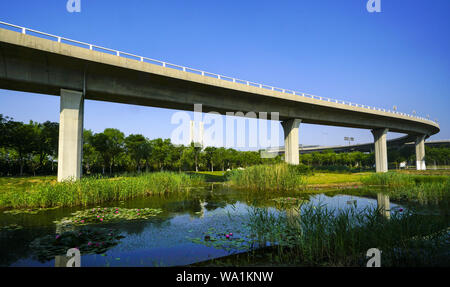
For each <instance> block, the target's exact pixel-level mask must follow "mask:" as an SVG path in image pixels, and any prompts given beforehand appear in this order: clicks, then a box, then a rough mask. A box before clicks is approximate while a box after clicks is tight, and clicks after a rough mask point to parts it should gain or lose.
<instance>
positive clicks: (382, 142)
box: [372, 129, 388, 172]
mask: <svg viewBox="0 0 450 287" xmlns="http://www.w3.org/2000/svg"><path fill="white" fill-rule="evenodd" d="M387 132H388V129H376V130H372V134H373V138H374V140H375V166H376V168H375V169H376V171H377V172H387V171H388V157H387V145H386V134H387Z"/></svg>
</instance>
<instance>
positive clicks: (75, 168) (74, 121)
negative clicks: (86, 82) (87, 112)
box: [58, 89, 84, 181]
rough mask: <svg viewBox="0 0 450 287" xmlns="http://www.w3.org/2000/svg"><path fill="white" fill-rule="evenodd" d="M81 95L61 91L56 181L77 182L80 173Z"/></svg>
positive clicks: (82, 106) (82, 112)
mask: <svg viewBox="0 0 450 287" xmlns="http://www.w3.org/2000/svg"><path fill="white" fill-rule="evenodd" d="M83 116H84V98H83V93H82V92H78V91H71V90H64V89H61V97H60V113H59V146H58V181H64V180H78V179H80V178H81V173H82V165H81V161H82V153H83Z"/></svg>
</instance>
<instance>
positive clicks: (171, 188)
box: [0, 172, 203, 209]
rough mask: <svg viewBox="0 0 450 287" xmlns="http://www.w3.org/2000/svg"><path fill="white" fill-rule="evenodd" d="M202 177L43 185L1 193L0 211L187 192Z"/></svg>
mask: <svg viewBox="0 0 450 287" xmlns="http://www.w3.org/2000/svg"><path fill="white" fill-rule="evenodd" d="M201 183H203V178H202V177H199V176H190V175H187V174H184V173H176V172H155V173H146V174H142V175H139V176H134V177H118V178H94V177H87V178H83V179H81V180H79V181H76V182H70V181H67V182H59V183H43V184H39V185H33V186H31V187H30V188H29V189H27V190H24V191H12V192H3V193H0V208H8V207H12V208H16V209H18V208H31V209H33V208H49V207H57V206H80V205H82V206H87V205H93V204H98V203H103V202H111V201H121V200H127V199H132V198H137V197H143V196H150V195H161V194H167V193H172V192H185V191H188V190H190V188H191V187H193V186H196V185H199V184H201Z"/></svg>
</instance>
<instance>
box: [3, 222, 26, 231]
mask: <svg viewBox="0 0 450 287" xmlns="http://www.w3.org/2000/svg"><path fill="white" fill-rule="evenodd" d="M20 229H23V226H21V225H18V224H9V225H6V226H0V231H14V230H20Z"/></svg>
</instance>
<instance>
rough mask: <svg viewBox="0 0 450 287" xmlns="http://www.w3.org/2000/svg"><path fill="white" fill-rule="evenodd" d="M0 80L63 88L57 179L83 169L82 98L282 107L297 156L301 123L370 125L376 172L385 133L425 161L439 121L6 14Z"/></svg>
mask: <svg viewBox="0 0 450 287" xmlns="http://www.w3.org/2000/svg"><path fill="white" fill-rule="evenodd" d="M0 26H1V27H4V28H5V29H3V28H0V88H1V89H9V90H17V91H23V92H32V93H41V94H49V95H55V96H60V98H61V108H60V131H59V132H60V137H59V152H58V153H59V154H58V180H60V181H61V180H66V179H70V178H71V179H78V178H80V177H81V173H82V165H81V160H82V146H83V144H82V132H83V113H84V111H83V106H84V100H85V99H90V100H99V101H109V102H117V103H127V104H135V105H142V106H152V107H162V108H171V109H181V110H193V109H194V104H202V105H203V111H204V112H209V111H216V112H220V113H226V112H239V111H240V112H244V113H247V112H250V111H253V112H268V113H270V112H279V116H280V120H281V123H282V126H283V129H284V133H285V147H286V155H285V160H286V162H288V163H291V164H298V162H299V156H298V154H299V150H298V136H299V135H298V127H299V125H300V123H302V122H303V123H310V124H320V125H332V126H342V127H352V128H362V129H369V130H371V131H372V133H373V136H374V142H375V146H374V150H375V157H376V170H377V172H386V171H387V150H386V134H387V132H388V131H392V132H397V133H405V134H407V135H408V136H410V137H413V138H414V139H415V145H416V153H417V160H418V165H417V166H418V169H425V149H424V140H425V138H427V137H429V136H431V135H433V134H436V133H438V132H439V130H440V128H439V125H438V124H437V123H436V122H433V121H431V120H429V119H425V118H423V117H417V116H413V115H408V114H405V113H400V112H397V111H389V110H386V109H380V108H375V107H369V106H366V105H360V104H355V103H349V102H344V101H339V100H334V99H329V98H323V97H318V96H314V95H310V94H306V93H301V92H296V91H292V90H287V89H282V88H277V87H272V86H268V85H264V84H259V83H254V82H250V81H245V80H240V79H236V78H232V77H228V76H222V75H218V74H214V73H209V72H205V71H201V70H196V69H192V68H188V67H183V66H179V65H174V64H170V63H166V62H162V61H158V60H154V59H150V58H146V57H142V56H138V55H134V54H130V53H125V52H121V51H116V50H112V49H108V48H104V47H100V46H96V45H92V44H88V43H84V42H79V41H75V40H71V39H67V38H63V37H60V36H55V35H51V34H47V33H43V32H39V31H35V30H31V29H27V28H24V27H20V26H16V25H12V24H8V23H5V22H0Z"/></svg>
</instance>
